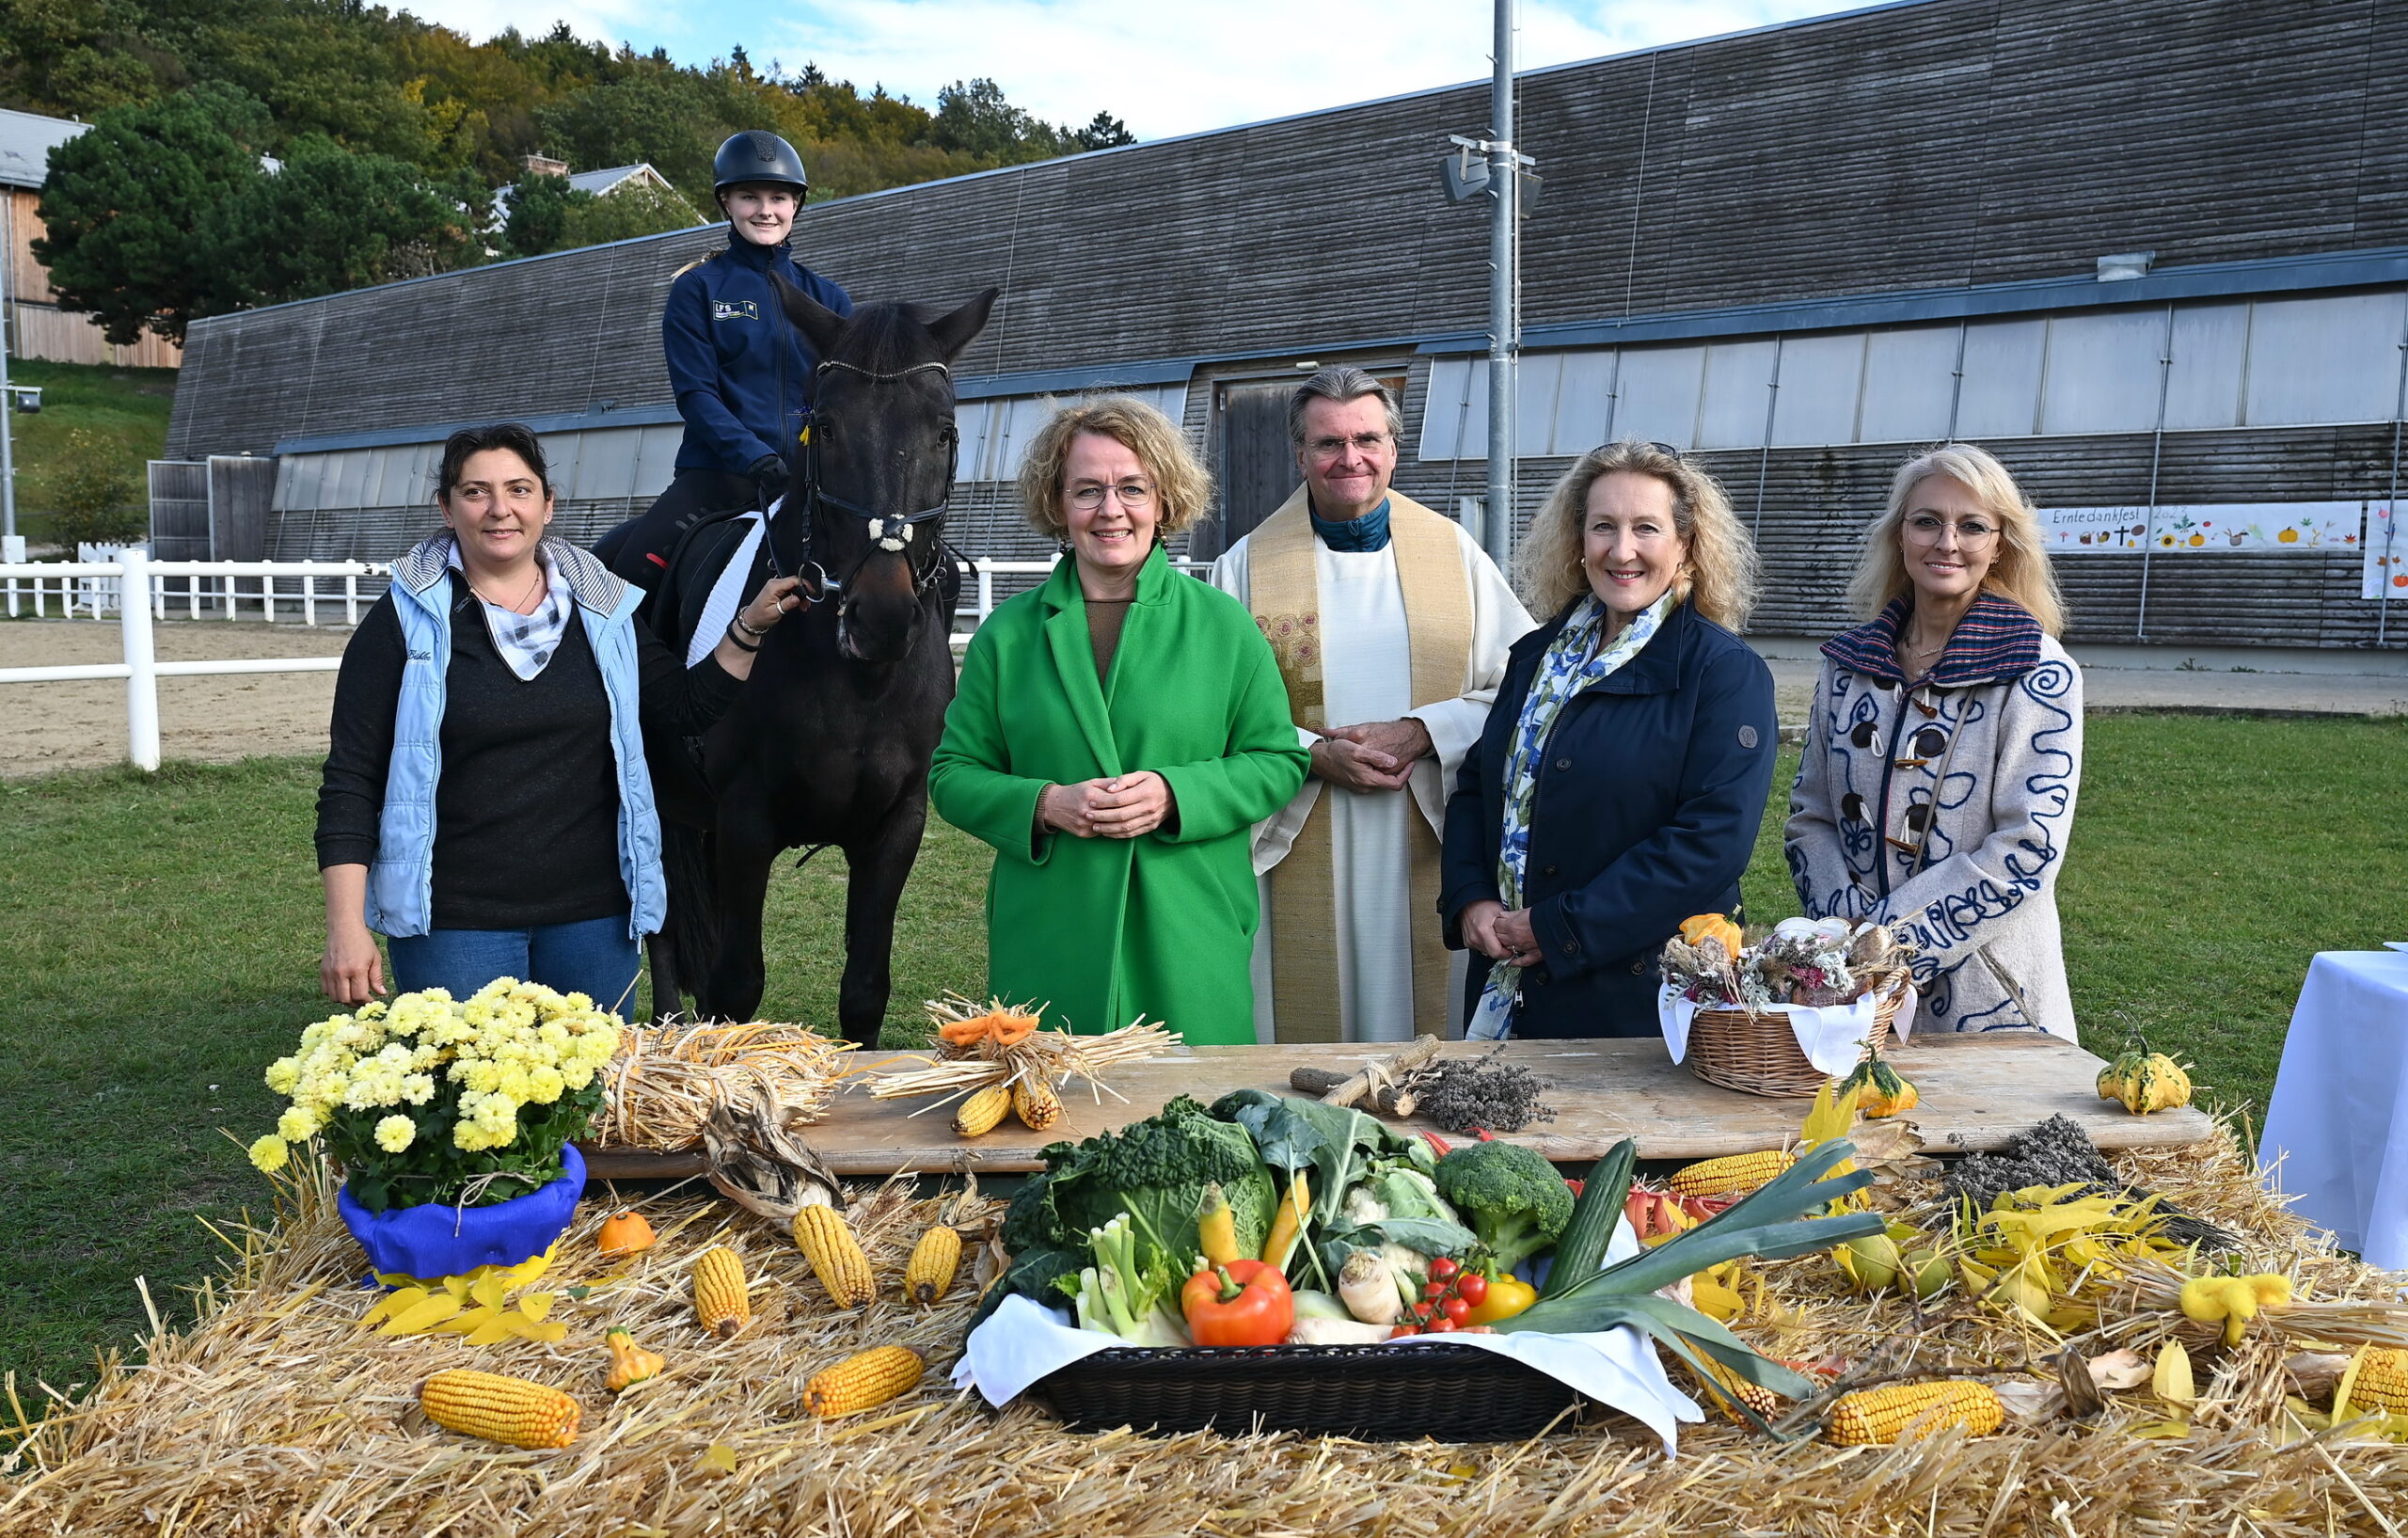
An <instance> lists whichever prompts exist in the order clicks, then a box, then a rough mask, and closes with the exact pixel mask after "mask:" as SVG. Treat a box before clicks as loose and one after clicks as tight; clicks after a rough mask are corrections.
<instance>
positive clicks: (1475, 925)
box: [1462, 897, 1539, 967]
mask: <svg viewBox="0 0 2408 1538" xmlns="http://www.w3.org/2000/svg"><path fill="white" fill-rule="evenodd" d="M1462 923H1463V931H1464V943H1465V944H1467V945H1469V946H1470V947H1471V948H1472V949H1474V950H1476V951H1478V952H1480V953H1481V955H1482V956H1485V957H1488V958H1490V959H1493V960H1497V961H1502V962H1504V963H1505V964H1506V965H1507V966H1513V967H1534V966H1536V965H1538V964H1539V937H1538V934H1537V931H1535V930H1533V929H1532V928H1530V911H1529V909H1527V908H1517V909H1515V910H1513V912H1506V909H1505V905H1504V904H1503V903H1501V902H1495V901H1491V900H1489V899H1488V898H1485V897H1483V898H1481V900H1480V901H1478V902H1475V903H1472V904H1471V905H1469V906H1468V907H1466V908H1465V910H1464V915H1463V921H1462Z"/></svg>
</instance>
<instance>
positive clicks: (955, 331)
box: [928, 289, 1004, 363]
mask: <svg viewBox="0 0 2408 1538" xmlns="http://www.w3.org/2000/svg"><path fill="white" fill-rule="evenodd" d="M1003 292H1004V291H1003V290H1001V289H988V290H987V291H985V292H984V293H980V294H979V295H978V296H977V297H976V298H974V299H972V300H971V301H970V302H969V303H968V304H966V305H964V306H962V307H961V308H960V309H957V310H955V311H954V312H953V313H952V314H950V315H940V316H938V317H937V318H936V319H935V320H933V321H930V322H929V323H928V335H929V336H930V337H932V338H934V339H935V340H936V344H937V346H938V348H939V349H941V350H942V351H943V353H944V357H945V361H946V362H948V363H950V362H952V361H953V360H954V359H955V358H957V357H960V356H961V350H962V349H963V348H964V347H967V346H969V345H970V339H971V338H973V337H974V336H976V335H977V334H978V333H979V332H981V331H984V330H985V329H986V328H987V317H988V316H990V315H991V314H993V313H994V311H995V300H996V299H997V298H998V297H999V296H1000V295H1001V294H1002V293H1003Z"/></svg>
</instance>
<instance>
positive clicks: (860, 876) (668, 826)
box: [650, 285, 997, 1046]
mask: <svg viewBox="0 0 2408 1538" xmlns="http://www.w3.org/2000/svg"><path fill="white" fill-rule="evenodd" d="M782 288H783V285H782ZM996 293H997V291H996V290H993V289H990V290H988V291H987V292H986V293H981V294H980V295H978V296H977V297H976V298H974V299H973V300H971V301H970V302H969V303H968V304H966V305H963V306H962V307H961V308H960V309H956V310H954V311H952V312H951V313H949V314H944V315H940V316H937V317H935V318H933V319H930V318H927V316H925V315H924V314H923V312H922V311H920V310H919V309H916V308H914V307H911V306H908V305H897V304H879V305H869V306H864V307H863V309H859V310H857V311H855V312H854V313H853V314H852V315H851V316H850V317H849V318H846V317H839V316H838V315H836V314H835V313H834V312H833V311H832V310H829V309H824V308H823V307H821V306H820V305H818V304H816V303H815V302H814V301H813V300H811V299H810V298H808V297H806V296H805V295H803V294H802V293H799V292H797V291H795V290H793V289H784V303H785V312H786V318H787V319H788V320H789V321H790V322H791V323H792V324H793V325H795V326H797V327H798V328H800V330H801V332H802V333H803V335H804V337H805V338H807V339H808V340H809V341H810V342H811V345H812V348H813V350H814V351H816V353H817V354H818V356H819V359H820V362H819V365H818V372H817V377H816V380H815V381H814V383H815V393H814V400H813V410H812V416H811V419H810V423H809V428H808V431H807V433H806V436H805V442H804V444H803V446H802V452H800V454H798V455H797V456H796V462H795V473H794V477H793V480H792V482H791V483H790V484H789V485H788V487H787V490H786V498H785V502H784V509H783V511H782V512H781V513H780V515H778V516H777V517H776V518H774V519H773V520H771V522H770V525H769V534H768V538H767V539H766V540H765V541H763V546H764V548H763V549H762V551H761V552H760V554H759V556H758V557H756V559H755V569H754V570H753V573H752V574H751V580H750V581H749V582H748V583H747V588H748V590H750V589H751V588H753V587H755V586H757V585H758V584H759V582H761V581H763V580H766V579H768V577H769V576H770V575H772V574H779V573H800V575H801V576H802V578H803V579H804V586H805V588H806V590H807V591H814V592H816V593H817V594H818V595H819V599H820V601H819V602H817V603H816V604H814V605H813V606H812V607H811V609H810V610H808V611H806V612H804V613H800V614H798V615H796V616H795V617H793V618H792V619H789V620H787V621H786V622H785V623H784V624H782V625H779V626H776V627H775V628H773V629H772V630H770V632H769V634H768V639H767V640H766V641H764V642H762V643H761V655H760V657H759V658H757V659H756V660H755V661H754V663H753V676H752V678H751V679H750V680H749V681H748V682H747V683H746V685H745V687H744V690H743V691H742V693H741V694H739V695H738V696H737V702H736V704H735V706H733V707H732V708H731V709H730V710H729V711H728V713H727V715H726V716H725V717H724V718H723V719H721V721H720V722H719V724H718V725H716V726H714V727H713V728H712V729H711V731H710V734H709V735H708V736H707V737H705V738H703V739H702V742H701V745H700V749H699V752H698V753H696V752H691V751H689V748H688V745H686V744H682V743H680V744H668V743H655V744H652V745H651V749H650V752H651V757H652V763H653V766H654V780H655V785H656V788H657V792H658V799H659V801H660V807H661V817H662V827H661V831H662V836H663V841H664V844H665V851H664V854H665V858H664V861H663V864H664V865H665V866H666V868H667V871H668V876H669V924H668V928H667V929H666V930H664V932H663V933H661V934H659V935H656V936H654V937H653V941H652V945H651V955H652V983H653V1000H654V1005H653V1007H654V1009H655V1011H656V1013H657V1014H659V1015H661V1016H664V1017H665V1016H667V1015H668V1014H670V1013H671V1012H672V1011H673V1010H675V1009H676V1008H677V1007H679V1004H680V1002H681V999H682V997H683V995H684V993H686V992H689V991H690V992H691V993H692V994H693V996H694V1004H695V1011H694V1012H695V1013H696V1014H698V1015H700V1016H702V1017H703V1018H705V1019H720V1020H750V1019H752V1018H753V1014H754V1011H755V1010H757V1009H758V1008H759V1007H760V1003H761V992H762V987H763V971H762V959H761V905H762V900H763V897H764V896H765V894H766V893H767V891H768V880H769V871H770V869H771V868H772V866H774V864H776V862H777V859H778V856H779V854H780V853H781V852H782V851H784V850H786V849H790V848H812V849H815V850H816V849H817V848H823V847H829V846H833V847H834V848H840V849H842V850H844V851H845V859H846V862H847V864H848V866H849V867H850V880H849V882H848V888H847V891H846V898H845V973H844V980H843V982H842V984H841V985H840V987H839V989H838V991H837V997H836V1017H837V1021H838V1023H840V1024H841V1026H842V1027H843V1030H844V1033H845V1035H846V1037H847V1038H848V1039H851V1040H853V1041H856V1042H859V1043H862V1044H863V1045H864V1046H875V1045H876V1044H877V1042H878V1034H879V1025H880V1024H881V1023H883V1022H884V1020H885V1018H886V1001H887V995H888V993H889V991H890V990H891V986H892V984H891V978H890V975H889V964H890V953H891V951H892V948H893V945H894V939H895V905H896V903H897V902H898V901H899V900H900V899H901V897H902V895H903V883H904V881H905V880H907V879H908V878H909V877H910V876H911V864H912V862H913V861H914V860H916V859H917V858H918V856H919V852H920V835H921V832H922V830H923V829H924V828H925V827H926V825H927V807H928V798H927V785H928V760H929V758H930V756H931V755H932V754H933V753H935V752H936V745H937V738H938V736H939V735H940V733H942V731H943V727H944V711H945V706H946V705H948V704H949V703H950V702H951V701H952V699H953V681H954V665H953V652H952V647H951V643H950V640H951V634H952V629H953V611H954V606H955V604H956V602H957V600H958V597H959V594H960V584H961V579H960V573H959V570H958V567H957V566H956V565H955V556H954V553H953V551H952V550H951V549H950V548H949V547H947V546H946V545H945V544H944V514H945V505H946V502H947V500H948V499H949V498H950V497H951V495H952V491H953V477H954V470H955V466H956V457H957V453H958V447H959V438H958V433H957V431H956V429H955V426H954V394H953V374H952V364H953V360H954V359H955V358H956V357H959V356H960V354H961V350H962V349H963V348H964V347H966V346H968V345H969V343H970V341H971V339H972V338H974V337H975V336H976V335H977V334H978V332H979V329H980V328H981V327H983V326H984V325H986V324H987V317H988V314H989V312H990V310H991V309H992V308H993V306H994V302H995V296H996ZM692 546H693V542H691V541H689V544H688V546H687V547H681V548H680V552H679V555H678V557H676V558H674V559H673V563H672V569H671V571H670V573H669V575H668V577H667V579H666V580H665V582H664V589H665V590H669V591H675V590H677V589H678V588H679V587H680V586H681V579H682V585H684V586H686V587H689V588H690V587H691V586H692V585H693V584H694V581H695V578H696V574H695V573H693V572H690V571H688V572H681V571H680V570H679V569H678V568H679V566H680V564H681V563H684V562H685V559H686V557H687V555H688V554H689V551H690V549H691V547H692ZM697 770H698V771H699V772H697ZM805 858H808V856H806V857H805Z"/></svg>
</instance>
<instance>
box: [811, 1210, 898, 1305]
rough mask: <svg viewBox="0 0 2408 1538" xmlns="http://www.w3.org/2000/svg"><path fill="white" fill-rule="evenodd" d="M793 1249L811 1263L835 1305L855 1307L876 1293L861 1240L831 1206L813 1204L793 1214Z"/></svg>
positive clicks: (876, 1294)
mask: <svg viewBox="0 0 2408 1538" xmlns="http://www.w3.org/2000/svg"><path fill="white" fill-rule="evenodd" d="M794 1244H795V1248H797V1249H799V1250H800V1251H802V1258H803V1259H804V1260H806V1261H810V1262H811V1271H812V1275H814V1276H817V1277H818V1278H819V1285H820V1286H822V1287H825V1288H826V1289H828V1300H829V1301H830V1302H832V1303H833V1304H834V1305H835V1306H836V1307H837V1308H860V1307H861V1306H862V1305H863V1304H865V1303H867V1302H869V1301H870V1300H871V1299H873V1298H875V1297H877V1296H878V1283H877V1282H875V1281H873V1280H872V1279H871V1278H870V1274H869V1257H868V1256H866V1255H864V1254H863V1253H862V1244H861V1241H860V1240H858V1239H856V1238H854V1237H853V1230H852V1229H849V1228H847V1227H846V1226H845V1220H844V1219H843V1218H841V1217H839V1216H837V1215H836V1210H835V1209H834V1208H832V1207H825V1206H820V1205H818V1204H816V1203H815V1204H814V1205H812V1206H809V1207H805V1208H804V1209H803V1210H802V1211H801V1212H799V1213H795V1214H794Z"/></svg>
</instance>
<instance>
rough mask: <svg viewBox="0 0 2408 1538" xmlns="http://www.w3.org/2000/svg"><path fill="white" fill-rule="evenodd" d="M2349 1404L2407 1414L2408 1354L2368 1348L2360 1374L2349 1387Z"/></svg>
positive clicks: (2380, 1347) (2361, 1361)
mask: <svg viewBox="0 0 2408 1538" xmlns="http://www.w3.org/2000/svg"><path fill="white" fill-rule="evenodd" d="M2350 1403H2351V1404H2352V1406H2353V1407H2354V1408H2357V1409H2367V1408H2379V1409H2382V1410H2384V1411H2387V1412H2389V1413H2390V1414H2392V1415H2408V1351H2401V1350H2399V1349H2398V1348H2396V1347H2393V1346H2369V1347H2368V1348H2367V1354H2366V1355H2365V1356H2362V1357H2360V1358H2359V1360H2358V1375H2357V1378H2356V1380H2355V1381H2354V1382H2353V1383H2352V1385H2351V1386H2350Z"/></svg>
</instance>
